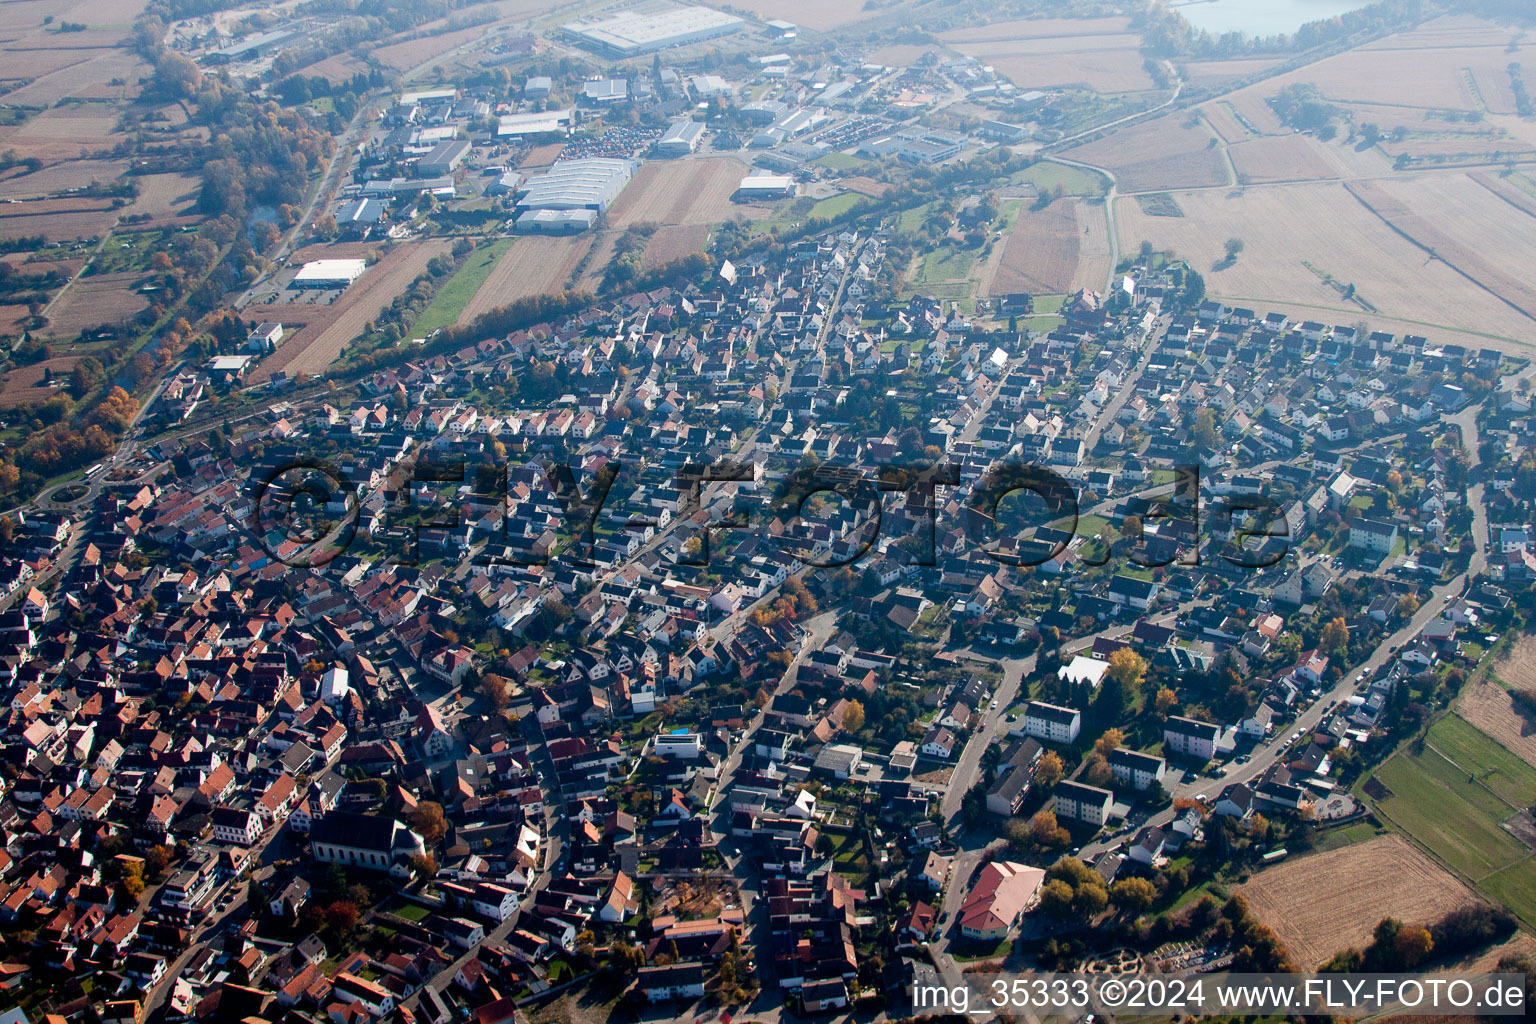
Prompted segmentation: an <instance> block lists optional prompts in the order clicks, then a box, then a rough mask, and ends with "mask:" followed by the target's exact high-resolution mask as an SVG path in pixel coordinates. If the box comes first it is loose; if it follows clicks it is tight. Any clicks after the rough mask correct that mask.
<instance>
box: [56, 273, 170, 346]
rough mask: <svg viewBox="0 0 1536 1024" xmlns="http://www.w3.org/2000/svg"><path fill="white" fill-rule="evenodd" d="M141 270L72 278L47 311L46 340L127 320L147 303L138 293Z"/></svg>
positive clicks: (65, 337) (73, 335)
mask: <svg viewBox="0 0 1536 1024" xmlns="http://www.w3.org/2000/svg"><path fill="white" fill-rule="evenodd" d="M143 276H144V275H143V273H142V272H140V271H119V272H117V273H109V274H86V275H85V276H83V277H78V278H76V279H75V281H74V283H73V284H71V285H70V286H69V289H68V290H67V291H65V292H64V293H63V294H62V295H61V296H59V298H58V299H56V300H55V301H54V303H53V305H52V306H51V307H50V308H49V309H48V312H47V316H48V326H47V327H45V328H43V330H42V331H41V332H40V333H41V334H42V336H43V337H45V338H57V339H59V340H60V341H67V340H69V339H71V338H74V337H77V336H78V335H79V334H80V332H81V331H83V330H86V329H88V328H91V327H100V326H102V325H105V324H115V323H118V322H120V321H123V320H127V319H128V318H129V317H131V316H133V315H134V314H135V313H137V312H139V311H140V310H141V309H143V308H144V307H145V306H147V305H149V302H148V300H147V299H145V297H144V296H143V295H142V294H141V293H140V292H139V291H138V284H139V281H140V280H141V279H142V278H143Z"/></svg>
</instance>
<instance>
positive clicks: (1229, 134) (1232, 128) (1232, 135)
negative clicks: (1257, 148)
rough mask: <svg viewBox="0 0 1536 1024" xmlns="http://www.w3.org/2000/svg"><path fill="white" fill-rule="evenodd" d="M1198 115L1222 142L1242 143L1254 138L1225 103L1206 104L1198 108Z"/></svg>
mask: <svg viewBox="0 0 1536 1024" xmlns="http://www.w3.org/2000/svg"><path fill="white" fill-rule="evenodd" d="M1200 113H1202V114H1204V115H1205V120H1206V121H1207V123H1209V124H1210V126H1211V130H1212V131H1214V132H1215V133H1216V134H1217V135H1220V136H1221V140H1222V141H1223V142H1242V141H1243V140H1244V139H1252V138H1255V136H1254V133H1253V132H1250V131H1249V130H1248V129H1247V128H1244V127H1243V123H1242V122H1241V121H1239V120H1238V119H1237V118H1236V117H1235V116H1234V115H1233V113H1232V108H1231V107H1229V106H1227V105H1226V104H1225V103H1207V104H1206V105H1205V106H1203V107H1201V108H1200Z"/></svg>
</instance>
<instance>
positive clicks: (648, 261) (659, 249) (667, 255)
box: [641, 224, 709, 270]
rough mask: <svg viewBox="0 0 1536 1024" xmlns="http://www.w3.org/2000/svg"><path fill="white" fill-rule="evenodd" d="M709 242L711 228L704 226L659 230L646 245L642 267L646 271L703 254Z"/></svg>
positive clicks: (690, 225)
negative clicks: (696, 254) (706, 243)
mask: <svg viewBox="0 0 1536 1024" xmlns="http://www.w3.org/2000/svg"><path fill="white" fill-rule="evenodd" d="M708 240H709V228H708V227H706V226H705V225H703V224H673V225H670V226H668V227H664V228H657V229H656V233H655V234H654V235H652V236H651V240H650V241H649V242H647V243H646V245H645V256H644V259H643V261H642V264H641V265H642V266H643V267H644V268H645V269H646V270H651V269H653V268H655V267H659V266H662V265H663V264H666V263H671V262H672V261H673V260H680V259H682V258H683V257H684V256H691V255H692V254H694V253H696V252H702V251H703V249H704V243H705V242H707V241H708Z"/></svg>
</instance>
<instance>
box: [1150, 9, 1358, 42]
mask: <svg viewBox="0 0 1536 1024" xmlns="http://www.w3.org/2000/svg"><path fill="white" fill-rule="evenodd" d="M1364 6H1365V3H1363V2H1362V0H1210V2H1205V3H1175V5H1174V10H1176V11H1178V12H1179V13H1180V14H1182V15H1183V16H1184V20H1185V21H1187V22H1189V23H1190V24H1191V25H1193V26H1194V27H1195V28H1196V29H1202V30H1204V31H1206V32H1209V33H1211V34H1212V35H1216V36H1219V35H1221V34H1223V33H1225V32H1242V33H1243V34H1245V35H1250V36H1256V37H1258V38H1261V39H1262V38H1264V37H1265V36H1277V35H1281V34H1285V35H1290V34H1291V33H1292V32H1295V31H1296V30H1297V29H1298V28H1301V26H1303V25H1305V24H1306V23H1307V22H1309V21H1321V20H1322V19H1324V18H1332V17H1334V16H1336V15H1340V14H1343V13H1345V12H1346V11H1354V10H1358V9H1359V8H1361V7H1364Z"/></svg>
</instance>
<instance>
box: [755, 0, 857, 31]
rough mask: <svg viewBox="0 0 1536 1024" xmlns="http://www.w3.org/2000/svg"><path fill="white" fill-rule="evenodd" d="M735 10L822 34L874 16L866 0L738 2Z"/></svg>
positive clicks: (759, 0) (761, 0) (757, 0)
mask: <svg viewBox="0 0 1536 1024" xmlns="http://www.w3.org/2000/svg"><path fill="white" fill-rule="evenodd" d="M731 6H733V7H739V8H741V9H742V10H745V11H751V12H752V13H753V14H755V15H757V16H758V17H760V18H782V19H783V20H785V21H792V22H794V23H795V24H796V25H804V26H805V27H806V28H814V29H818V30H822V31H825V30H826V29H830V28H838V27H839V26H842V25H847V24H849V23H850V22H855V21H859V20H860V19H862V18H866V17H870V16H871V12H870V11H869V10H867V9H866V8H865V6H864V0H736V2H735V3H734V4H732V5H731ZM877 13H878V12H877Z"/></svg>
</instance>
